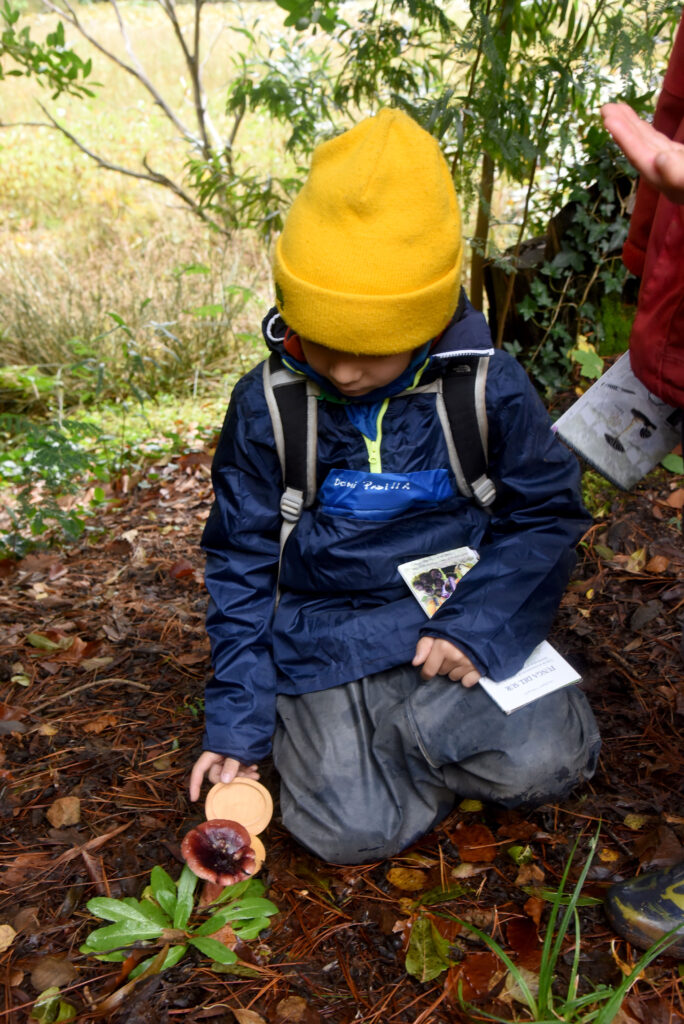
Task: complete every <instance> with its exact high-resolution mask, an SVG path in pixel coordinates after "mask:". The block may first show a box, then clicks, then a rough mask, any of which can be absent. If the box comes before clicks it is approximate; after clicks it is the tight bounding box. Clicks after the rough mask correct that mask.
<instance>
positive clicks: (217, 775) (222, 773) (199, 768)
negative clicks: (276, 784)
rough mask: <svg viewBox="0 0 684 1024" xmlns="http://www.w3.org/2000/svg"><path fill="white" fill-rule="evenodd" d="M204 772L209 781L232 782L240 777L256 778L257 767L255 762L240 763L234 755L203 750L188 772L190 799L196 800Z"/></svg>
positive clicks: (257, 773) (257, 774)
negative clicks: (225, 755)
mask: <svg viewBox="0 0 684 1024" xmlns="http://www.w3.org/2000/svg"><path fill="white" fill-rule="evenodd" d="M205 774H206V775H207V776H208V778H209V781H210V782H232V781H233V779H235V778H237V777H240V778H244V779H255V780H256V779H258V778H259V769H258V768H257V766H256V765H255V764H250V765H245V764H240V762H239V761H236V759H235V758H234V757H224V756H223V754H212V752H211V751H210V750H205V751H204V753H203V754H200V756H199V757H198V758H197V760H196V761H195V764H194V765H193V769H192V772H191V774H190V785H189V787H188V788H189V790H190V799H191V800H197V798H198V796H199V795H200V789H201V787H202V780H203V779H204V776H205Z"/></svg>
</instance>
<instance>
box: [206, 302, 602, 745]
mask: <svg viewBox="0 0 684 1024" xmlns="http://www.w3.org/2000/svg"><path fill="white" fill-rule="evenodd" d="M267 343H268V344H269V347H271V348H272V349H274V350H276V351H278V350H279V343H278V342H277V341H276V342H273V340H272V339H268V338H267ZM281 351H282V349H281ZM465 352H467V353H475V354H479V355H483V356H484V355H490V357H491V359H490V364H489V370H488V375H487V386H486V407H487V414H488V421H489V444H488V448H489V475H490V476H491V477H492V478H493V479H495V481H496V484H497V492H498V496H497V499H496V501H495V503H494V505H493V506H491V507H490V510H489V511H484V510H482V509H481V508H479V507H477V506H476V505H475V504H474V502H473V501H471V500H468V499H467V498H464V497H463V496H461V494H460V493H459V492H458V489H457V486H456V481H455V478H454V476H453V473H452V471H451V468H450V465H449V457H448V452H447V447H446V443H445V439H444V434H443V430H442V426H441V424H440V421H439V419H438V416H437V413H436V409H435V395H434V394H429V393H421V392H408V393H402V394H399V395H397V396H395V397H391V398H390V399H389V401H388V403H387V406H386V409H385V411H384V416H383V418H382V423H381V429H379V430H378V433H377V437H376V438H375V440H376V442H377V444H376V450H379V453H380V458H381V473H377V472H376V473H373V474H370V473H369V455H368V451H369V449H368V447H367V444H366V440H365V439H364V436H363V435H362V433H361V430H360V428H359V423H360V422H361V423H363V421H364V411H365V412H366V413H368V412H369V410H370V411H372V410H373V406H374V403H376V402H377V400H378V399H379V398H382V397H383V396H382V394H378V393H373V394H372V395H370V396H364V398H363V399H361V400H357V402H358V401H360V402H361V404H363V402H364V401H365V402H366V409H365V410H363V409H362V410H358V409H357V410H356V415H350V414H349V410H348V408H347V407H346V405H345V403H341V402H339V401H334V400H327V399H325V398H323V399H322V400H321V401H320V402H319V412H318V465H317V470H318V486H319V491H318V494H317V499H316V501H315V502H314V504H313V506H312V507H311V508H309V509H306V510H305V511H304V513H303V515H302V518H301V520H300V521H299V523H298V525H297V526H296V528H295V530H294V531H293V532H292V534H291V535H290V537H289V538H288V540H287V542H286V544H285V549H284V553H283V559H282V567H281V576H280V586H281V599H280V603H279V604H278V607H277V609H276V607H275V604H276V602H275V596H276V580H277V573H278V556H279V534H280V523H281V520H280V513H279V506H280V498H281V495H282V491H283V481H282V474H281V469H280V464H279V461H278V455H277V452H276V446H275V441H274V436H273V430H272V427H271V420H270V416H269V412H268V409H267V406H266V400H265V397H264V389H263V384H262V366H261V365H259V366H257V367H256V368H255V369H254V370H252V371H251V372H249V373H248V374H246V376H244V377H243V378H242V379H241V380H240V381H239V382H238V384H237V385H236V387H235V389H234V392H233V395H232V398H231V401H230V405H229V408H228V412H227V415H226V419H225V423H224V426H223V431H222V433H221V438H220V441H219V444H218V448H217V451H216V455H215V458H214V463H213V467H212V476H213V483H214V491H215V501H214V505H213V507H212V510H211V514H210V516H209V519H208V521H207V525H206V527H205V530H204V534H203V537H202V546H203V548H204V550H205V552H206V555H207V563H206V584H207V588H208V590H209V595H210V604H209V611H208V617H207V628H208V632H209V637H210V640H211V649H212V663H213V669H214V676H213V679H212V680H211V681H210V683H209V684H208V686H207V689H206V731H205V736H204V748H205V749H206V750H211V751H213V752H215V753H220V754H223V755H225V756H230V757H235V758H237V759H238V760H240V761H241V762H243V763H245V764H249V763H251V762H254V761H259V760H260V759H261V758H263V757H264V756H265V755H266V754H268V753H269V751H270V746H271V736H272V733H273V730H274V727H275V716H276V710H275V708H276V694H278V693H286V694H297V693H305V692H310V691H313V690H320V689H326V688H328V687H331V686H337V685H340V684H342V683H345V682H348V681H350V680H352V679H358V678H360V677H362V676H366V675H370V674H372V673H374V672H378V671H381V670H383V669H387V668H391V667H392V666H394V665H398V664H401V663H405V662H408V661H410V660H411V659H412V658H413V655H414V653H415V648H416V643H417V642H418V639H419V637H420V636H422V635H424V636H432V637H443V638H444V639H446V640H449V641H451V642H452V643H454V644H456V646H457V647H459V648H460V649H461V650H463V651H464V652H465V653H466V654H467V655H468V657H469V658H470V659H471V660H472V661H473V663H474V664H475V665H476V666H477V667H478V669H479V670H480V671H482V672H483V673H484V674H487V675H489V676H491V677H493V678H494V679H504V678H506V677H508V676H510V675H512V674H513V673H514V672H516V671H517V670H518V669H519V668H520V667H521V666H522V664H523V662H524V660H525V658H526V657H527V656H528V655H529V654H530V652H531V651H532V649H533V648H534V647H535V646H536V645H537V644H538V643H539V642H540V641H541V640H543V639H544V638H545V636H546V634H547V632H548V630H549V627H550V625H551V621H552V619H553V617H554V614H555V612H556V609H557V607H558V603H559V601H560V598H561V595H562V593H563V590H564V588H565V586H566V584H567V582H568V578H569V575H570V572H571V569H572V567H573V565H574V561H575V556H574V548H575V545H576V544H577V542H578V540H579V539H580V538H581V536H582V534H583V533H584V532H585V530H586V529H587V527H588V526H589V524H590V520H589V518H588V516H587V513H586V510H585V509H584V508H583V506H582V503H581V500H580V496H579V468H578V465H577V462H576V460H575V458H574V456H573V455H571V454H570V453H569V452H568V451H567V450H566V449H565V448H564V447H563V446H562V445H561V443H560V442H559V441H558V440H557V439H556V438H555V436H554V435H553V433H552V431H551V430H550V421H549V418H548V416H547V414H546V411H545V409H544V407H543V405H542V403H541V401H540V399H539V397H538V396H537V394H536V392H535V391H534V389H533V388H532V386H531V385H530V383H529V381H528V378H527V376H526V374H525V372H524V370H523V369H522V367H521V366H520V365H519V364H518V363H517V362H516V361H515V359H513V358H512V357H511V356H509V355H508V354H507V353H506V352H503V351H501V350H493V349H492V347H491V338H490V335H489V331H488V328H487V325H486V322H485V320H484V317H483V316H482V315H481V314H480V313H476V312H475V311H474V310H473V309H472V307H471V306H470V305H469V304H467V305H466V308H465V313H464V314H463V315H462V317H461V318H460V319H459V320H457V321H456V322H454V323H452V324H451V325H450V327H449V328H448V329H447V331H446V332H445V334H444V335H443V336H442V338H441V339H440V341H439V342H438V344H437V346H436V348H435V349H434V350H433V352H432V354H431V356H430V361H429V365H428V366H427V368H426V369H425V370H424V371H423V374H422V377H421V380H420V383H421V384H423V383H427V382H429V380H431V379H433V378H434V377H435V376H436V375H438V374H440V373H442V372H443V370H444V368H445V367H446V366H447V365H448V363H449V358H450V355H451V356H457V355H458V354H459V353H460V354H463V353H465ZM391 390H392V389H391V388H390V389H388V391H389V392H390V393H391ZM367 418H368V419H371V420H373V419H374V418H375V417H374V416H367ZM365 429H368V433H369V434H371V433H373V428H365ZM378 445H379V447H378ZM376 469H377V466H376ZM378 488H382V490H381V491H379V490H378ZM378 495H379V497H378ZM388 495H389V498H388ZM388 501H389V504H388ZM464 545H467V546H469V547H472V548H475V549H476V550H477V551H478V552H479V554H480V561H479V562H478V563H477V565H475V566H474V567H473V568H472V569H470V571H469V572H468V573H467V575H466V576H465V577H464V578H463V579H462V580H461V581H460V582H459V584H458V586H457V588H456V591H455V592H454V593H453V595H452V596H450V597H449V598H448V600H447V601H445V603H444V604H443V605H442V606H441V607H440V608H439V610H438V611H437V612H436V614H435V615H434V616H433V617H432V618H431V619H427V618H426V615H425V612H424V611H423V609H422V608H421V606H420V605H419V604H418V602H417V600H416V599H415V598H414V597H413V595H412V594H411V593H410V592H409V590H408V588H407V587H406V585H405V583H404V582H403V580H402V579H401V577H400V575H399V573H398V572H397V565H399V564H401V563H402V562H407V561H411V560H412V559H415V558H420V557H424V556H426V555H431V554H436V553H439V552H442V551H447V550H449V549H451V548H457V547H461V546H464ZM455 685H456V684H455Z"/></svg>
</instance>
